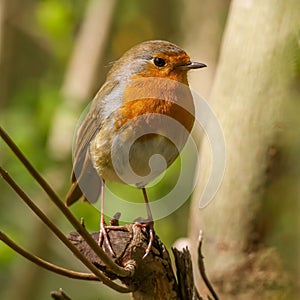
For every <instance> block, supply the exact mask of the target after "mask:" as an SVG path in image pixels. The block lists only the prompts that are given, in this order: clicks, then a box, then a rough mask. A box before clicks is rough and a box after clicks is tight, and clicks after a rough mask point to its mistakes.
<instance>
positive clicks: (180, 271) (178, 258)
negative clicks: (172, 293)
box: [172, 248, 203, 300]
mask: <svg viewBox="0 0 300 300" xmlns="http://www.w3.org/2000/svg"><path fill="white" fill-rule="evenodd" d="M172 251H173V254H174V257H175V265H176V271H177V272H176V273H177V281H178V286H179V291H180V297H181V298H180V299H182V300H189V299H194V300H203V299H202V298H201V297H200V296H199V293H198V291H197V289H196V287H195V284H194V277H193V265H192V259H191V254H190V252H189V250H188V248H186V249H182V251H179V250H177V249H176V248H172Z"/></svg>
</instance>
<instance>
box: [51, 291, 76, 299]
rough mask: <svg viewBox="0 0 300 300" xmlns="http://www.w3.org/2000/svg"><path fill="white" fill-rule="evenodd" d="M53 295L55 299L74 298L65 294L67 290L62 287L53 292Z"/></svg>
mask: <svg viewBox="0 0 300 300" xmlns="http://www.w3.org/2000/svg"><path fill="white" fill-rule="evenodd" d="M51 297H52V298H53V299H55V300H72V299H71V298H70V297H69V296H67V295H66V294H65V292H64V291H63V290H62V289H59V291H53V292H51Z"/></svg>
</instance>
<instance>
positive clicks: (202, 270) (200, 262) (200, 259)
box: [198, 230, 219, 300]
mask: <svg viewBox="0 0 300 300" xmlns="http://www.w3.org/2000/svg"><path fill="white" fill-rule="evenodd" d="M202 241H203V234H202V230H201V231H200V234H199V243H198V268H199V271H200V274H201V277H202V279H203V281H204V283H205V285H206V286H207V288H208V290H209V291H210V293H211V294H212V296H213V299H214V300H219V297H218V295H217V293H216V292H215V290H214V288H213V286H212V285H211V283H210V281H209V280H208V278H207V276H206V273H205V267H204V261H203V258H204V256H203V255H202Z"/></svg>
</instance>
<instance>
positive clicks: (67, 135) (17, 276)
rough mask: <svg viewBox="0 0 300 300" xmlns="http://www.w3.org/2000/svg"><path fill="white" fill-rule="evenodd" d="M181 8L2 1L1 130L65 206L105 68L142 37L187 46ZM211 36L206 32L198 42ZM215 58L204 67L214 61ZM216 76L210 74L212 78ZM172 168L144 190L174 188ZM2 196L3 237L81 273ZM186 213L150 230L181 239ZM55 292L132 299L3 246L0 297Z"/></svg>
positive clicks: (19, 174)
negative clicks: (79, 141) (83, 125)
mask: <svg viewBox="0 0 300 300" xmlns="http://www.w3.org/2000/svg"><path fill="white" fill-rule="evenodd" d="M219 2H221V1H219ZM228 3H229V1H224V3H219V8H217V9H218V10H219V14H218V18H219V19H218V22H217V23H216V24H217V29H215V28H214V30H215V32H218V34H217V35H216V38H215V39H214V41H210V42H208V43H207V45H211V44H218V43H219V38H220V36H221V34H219V32H221V31H222V30H223V25H224V23H225V19H226V14H227V7H228ZM185 9H186V6H185V4H184V1H180V0H175V1H174V0H172V1H171V0H166V1H158V0H154V1H151V2H150V1H138V0H127V1H109V2H108V1H86V0H29V1H21V0H6V1H5V0H3V1H1V2H0V31H1V32H0V63H1V65H0V68H1V72H0V119H1V126H3V127H4V128H5V130H6V131H7V132H8V133H9V135H10V136H11V137H12V139H13V140H14V141H15V142H16V144H17V145H18V146H19V147H20V148H21V149H22V151H23V152H24V153H25V155H26V156H27V158H28V159H29V160H30V161H31V162H32V164H33V165H34V166H35V167H36V168H37V170H39V171H40V172H41V173H42V174H43V176H44V177H45V178H47V180H48V181H49V183H50V184H51V186H53V187H54V189H55V190H56V191H57V192H58V194H59V195H60V196H61V197H62V198H63V197H64V195H65V193H66V191H67V189H68V188H69V187H70V172H71V168H72V160H71V144H72V135H73V132H74V128H75V124H76V120H77V119H78V118H79V116H80V113H81V112H82V110H83V109H84V108H85V107H86V105H87V104H88V103H89V101H90V100H91V99H92V98H93V95H94V94H95V93H96V92H97V90H98V89H99V87H100V86H101V84H102V83H103V81H104V80H105V76H106V73H107V72H108V70H109V67H110V65H111V62H113V61H114V60H116V59H117V58H118V57H120V56H121V55H122V53H123V52H124V51H126V50H127V49H129V48H130V47H131V46H133V45H134V44H136V43H139V42H141V41H144V40H148V39H166V40H169V41H172V42H174V43H178V44H179V45H182V44H183V43H186V44H188V38H187V37H186V36H185V35H184V34H183V32H186V28H185V26H188V25H189V23H185V20H187V19H189V10H186V11H185ZM199 13H200V10H199ZM196 20H197V18H196ZM184 24H185V25H184ZM216 24H215V25H214V26H215V27H216ZM93 28H94V29H95V30H92V29H93ZM87 32H89V34H87ZM209 34H210V32H203V35H204V36H205V35H207V36H209ZM214 49H215V50H214V52H210V53H209V54H208V55H210V56H212V55H214V54H215V57H216V54H217V51H218V48H217V47H214ZM186 50H187V52H189V49H186ZM193 54H196V53H193ZM202 57H203V56H201V59H202ZM213 58H214V57H213ZM213 58H211V57H210V58H209V57H208V58H207V60H208V59H210V61H212V62H213V61H214V59H213ZM197 59H200V56H198V57H197ZM207 60H205V61H206V62H207ZM213 69H214V68H213V66H212V67H211V71H210V72H212V70H213ZM86 74H87V75H86ZM208 74H210V76H212V73H208ZM209 80H210V78H208V79H207V82H209ZM206 86H208V84H207V85H206ZM207 91H208V88H207ZM0 153H1V155H0V162H1V165H2V166H3V167H4V168H5V169H6V170H8V171H9V173H10V174H11V176H12V177H13V178H14V179H15V180H16V181H17V183H18V184H19V185H20V186H21V187H22V188H23V189H24V190H25V191H26V193H28V195H30V196H31V197H32V199H34V201H35V202H36V203H37V204H38V205H39V206H40V207H42V208H43V209H44V211H45V212H46V213H47V214H48V216H50V217H51V218H52V220H53V221H54V222H55V223H56V224H57V225H59V226H60V228H61V229H62V230H63V232H64V233H66V234H67V233H68V232H70V231H72V228H71V226H70V225H69V224H68V223H66V221H65V220H63V218H62V215H61V214H60V213H59V212H58V211H57V210H56V208H55V207H53V206H52V204H51V203H50V201H49V200H48V198H47V196H45V194H44V193H43V192H42V191H41V189H40V188H39V187H38V186H37V184H36V183H35V182H34V180H33V178H32V177H31V176H29V174H28V173H27V171H26V170H25V169H24V168H23V167H22V166H21V164H20V163H19V162H18V161H17V159H16V158H15V157H14V155H13V154H12V153H11V151H10V150H8V148H7V147H6V146H5V145H4V143H3V142H1V143H0ZM193 163H194V162H191V174H192V173H193V167H192V164H193ZM179 167H180V163H179V162H177V164H175V165H174V166H173V167H172V170H171V171H170V172H169V173H168V175H167V180H164V181H162V182H161V183H160V184H159V185H158V186H157V187H155V188H152V189H151V190H150V192H149V196H150V198H151V199H155V198H156V197H157V196H158V195H159V194H160V193H165V191H167V189H168V188H169V187H170V186H171V185H172V184H174V182H176V176H177V175H176V174H177V171H178V168H179ZM191 180H192V179H191ZM116 189H118V190H119V191H121V192H122V193H123V196H124V194H125V195H127V196H125V197H128V198H129V199H132V198H134V197H136V198H140V199H142V198H141V194H140V191H132V189H129V190H124V188H123V187H116ZM0 190H1V195H0V199H1V200H0V203H1V210H0V226H1V230H3V231H4V232H5V233H7V234H8V235H9V236H10V237H11V238H12V239H13V240H15V241H16V242H17V243H19V244H20V245H22V246H23V247H25V249H27V250H30V251H32V252H33V253H34V254H36V255H39V256H41V257H43V258H44V259H47V260H50V261H52V262H54V263H57V264H61V265H63V266H66V267H70V268H75V269H77V270H83V267H82V266H81V264H79V263H78V262H76V260H75V259H74V258H73V256H72V255H70V252H69V251H68V250H67V249H66V248H64V247H63V246H61V245H60V243H59V242H58V241H57V240H56V239H55V238H54V236H53V235H52V233H51V232H50V231H48V230H47V228H45V226H44V225H43V224H42V223H41V222H40V221H39V220H38V219H37V218H36V216H35V215H34V214H32V213H31V212H30V211H29V209H28V208H27V207H26V205H25V204H24V203H22V201H20V199H19V198H18V196H17V195H16V194H15V193H14V192H13V191H12V190H11V189H10V188H9V187H8V185H7V184H5V182H4V181H3V180H0ZM188 207H189V201H187V202H186V203H185V204H184V205H183V206H182V207H181V208H180V209H179V210H177V211H176V212H174V213H173V214H171V215H170V216H169V217H167V218H165V219H163V220H160V221H158V222H156V232H157V234H158V235H159V236H160V238H161V239H162V240H163V241H164V243H165V244H166V245H167V247H170V246H171V245H172V243H173V242H174V241H175V240H176V239H177V238H179V237H181V236H185V235H186V234H187V222H186V220H187V218H188ZM72 211H73V212H74V213H75V214H76V216H77V217H78V218H80V217H82V216H84V218H85V222H86V226H87V228H88V229H89V230H90V231H96V230H98V222H99V220H98V213H97V211H96V210H95V209H94V208H93V207H92V206H89V205H87V204H86V203H78V204H76V205H75V206H74V207H72ZM178 220H183V221H182V222H180V221H178ZM174 224H176V225H175V226H174ZM60 287H62V288H63V289H64V290H65V291H66V292H67V293H68V294H69V295H70V296H71V297H73V299H87V300H88V299H129V298H130V297H129V296H128V295H125V296H123V295H119V294H117V293H115V292H112V291H110V290H109V289H108V288H106V287H105V286H104V285H102V284H99V283H89V282H87V283H83V282H76V281H74V280H72V279H67V278H63V277H60V276H59V275H55V274H51V273H50V272H48V271H45V270H41V269H39V268H37V267H36V266H34V265H33V264H31V263H29V262H27V261H25V259H24V258H22V257H20V256H19V255H17V254H16V253H14V252H13V251H11V250H10V249H9V248H8V247H7V246H6V245H4V244H3V243H0V299H22V300H27V299H31V300H32V299H49V298H50V296H49V293H50V291H52V290H58V288H60Z"/></svg>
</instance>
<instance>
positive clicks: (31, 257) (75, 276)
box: [0, 231, 99, 281]
mask: <svg viewBox="0 0 300 300" xmlns="http://www.w3.org/2000/svg"><path fill="white" fill-rule="evenodd" d="M0 240H1V241H2V242H4V243H5V244H6V245H7V246H8V247H10V248H11V249H13V250H14V251H16V252H17V253H19V254H20V255H22V256H23V257H25V258H26V259H28V260H30V261H31V262H33V263H34V264H36V265H38V266H40V267H42V268H44V269H46V270H48V271H51V272H53V273H56V274H59V275H62V276H66V277H69V278H73V279H81V280H94V281H99V278H98V277H97V276H95V275H94V274H91V273H82V272H76V271H73V270H68V269H65V268H62V267H59V266H57V265H54V264H51V263H49V262H48V261H45V260H43V259H41V258H39V257H37V256H35V255H33V254H31V253H29V252H27V251H26V250H24V249H23V248H21V247H20V246H18V245H17V244H16V243H15V242H14V241H12V240H11V239H10V238H9V237H8V236H7V235H6V234H5V233H3V232H2V231H0Z"/></svg>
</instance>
